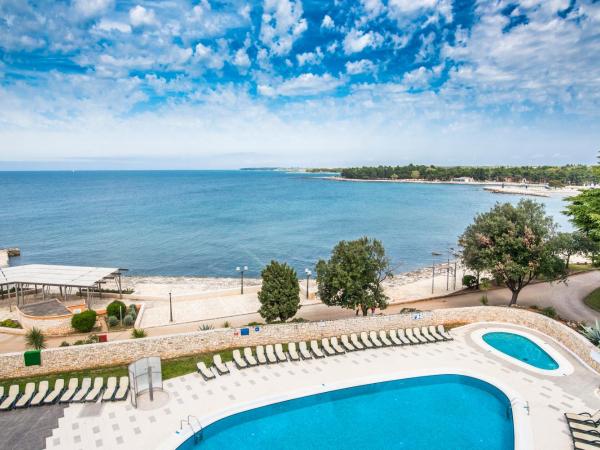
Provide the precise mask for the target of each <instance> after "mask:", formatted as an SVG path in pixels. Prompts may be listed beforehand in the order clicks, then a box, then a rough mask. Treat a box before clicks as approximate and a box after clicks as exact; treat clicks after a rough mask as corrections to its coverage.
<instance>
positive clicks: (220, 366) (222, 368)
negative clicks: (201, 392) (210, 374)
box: [213, 354, 229, 375]
mask: <svg viewBox="0 0 600 450" xmlns="http://www.w3.org/2000/svg"><path fill="white" fill-rule="evenodd" d="M213 364H214V365H215V368H216V369H217V372H219V375H227V374H228V373H229V367H227V365H226V364H225V363H224V362H223V360H222V359H221V355H219V354H217V355H214V356H213Z"/></svg>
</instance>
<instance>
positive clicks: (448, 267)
mask: <svg viewBox="0 0 600 450" xmlns="http://www.w3.org/2000/svg"><path fill="white" fill-rule="evenodd" d="M453 252H454V247H448V266H447V267H446V290H447V291H449V290H450V255H452V254H453ZM454 276H455V277H456V274H455V275H454Z"/></svg>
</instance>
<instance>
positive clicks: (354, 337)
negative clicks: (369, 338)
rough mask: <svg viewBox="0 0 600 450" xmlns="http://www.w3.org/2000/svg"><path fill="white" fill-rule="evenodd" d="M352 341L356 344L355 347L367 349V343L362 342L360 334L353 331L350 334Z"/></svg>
mask: <svg viewBox="0 0 600 450" xmlns="http://www.w3.org/2000/svg"><path fill="white" fill-rule="evenodd" d="M350 341H351V342H352V345H354V348H356V350H364V349H365V345H364V344H363V343H362V342H360V340H359V339H358V335H357V334H356V333H352V334H351V335H350Z"/></svg>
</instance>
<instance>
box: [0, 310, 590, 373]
mask: <svg viewBox="0 0 600 450" xmlns="http://www.w3.org/2000/svg"><path fill="white" fill-rule="evenodd" d="M476 322H505V323H510V324H516V325H522V326H525V327H529V328H532V329H534V330H537V331H540V332H542V333H545V334H547V335H549V336H551V337H552V338H554V339H555V340H557V341H558V342H560V343H561V344H563V345H564V346H566V347H567V348H569V349H570V350H571V351H573V352H574V353H575V354H576V355H577V356H578V357H579V358H581V359H582V360H583V361H585V362H586V363H587V364H588V365H589V366H591V367H593V368H594V369H595V370H596V371H598V372H600V364H599V363H597V362H596V361H595V360H594V359H593V358H592V352H593V351H595V348H594V346H593V345H592V344H591V343H590V342H588V341H587V340H586V339H585V338H584V337H583V336H581V335H579V334H578V333H576V332H575V331H573V330H571V329H570V328H568V327H566V326H564V325H562V324H561V323H559V322H557V321H555V320H552V319H549V318H548V317H545V316H543V315H541V314H537V313H533V312H530V311H526V310H522V309H517V308H506V307H493V306H477V307H469V308H452V309H439V310H434V311H426V312H422V313H408V314H393V315H384V316H373V317H356V318H351V319H341V320H332V321H323V322H307V323H293V324H281V325H267V326H261V327H258V329H255V328H254V327H249V334H248V335H246V336H244V335H242V334H241V333H240V329H219V330H209V331H198V332H194V333H185V334H177V335H170V336H158V337H149V338H143V339H132V340H125V341H115V342H109V343H101V344H89V345H81V346H76V347H75V346H71V347H61V348H53V349H48V350H43V351H42V365H41V366H33V367H25V366H24V365H23V354H22V353H8V354H2V355H0V378H14V377H23V376H31V375H42V374H48V373H57V372H64V371H69V370H76V369H77V370H81V369H85V368H96V367H102V366H114V365H124V364H128V363H130V362H132V361H134V360H136V359H139V358H142V357H146V356H160V357H161V358H163V359H167V358H175V357H179V356H187V355H193V354H198V353H203V352H211V351H217V350H224V349H227V348H233V347H245V346H254V345H259V344H269V343H277V342H284V343H285V342H291V341H299V340H308V339H320V338H322V337H330V336H339V335H341V334H349V333H355V332H360V331H368V330H389V329H392V328H407V327H415V326H425V325H437V324H445V325H448V324H452V323H476Z"/></svg>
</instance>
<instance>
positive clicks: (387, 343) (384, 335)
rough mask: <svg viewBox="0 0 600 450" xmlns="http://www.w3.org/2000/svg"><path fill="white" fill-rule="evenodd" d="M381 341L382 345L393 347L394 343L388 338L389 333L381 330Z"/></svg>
mask: <svg viewBox="0 0 600 450" xmlns="http://www.w3.org/2000/svg"><path fill="white" fill-rule="evenodd" d="M379 340H380V341H381V343H382V344H383V345H385V346H386V347H389V346H390V345H392V341H390V340H389V339H388V337H387V333H386V332H385V331H384V330H380V331H379Z"/></svg>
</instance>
